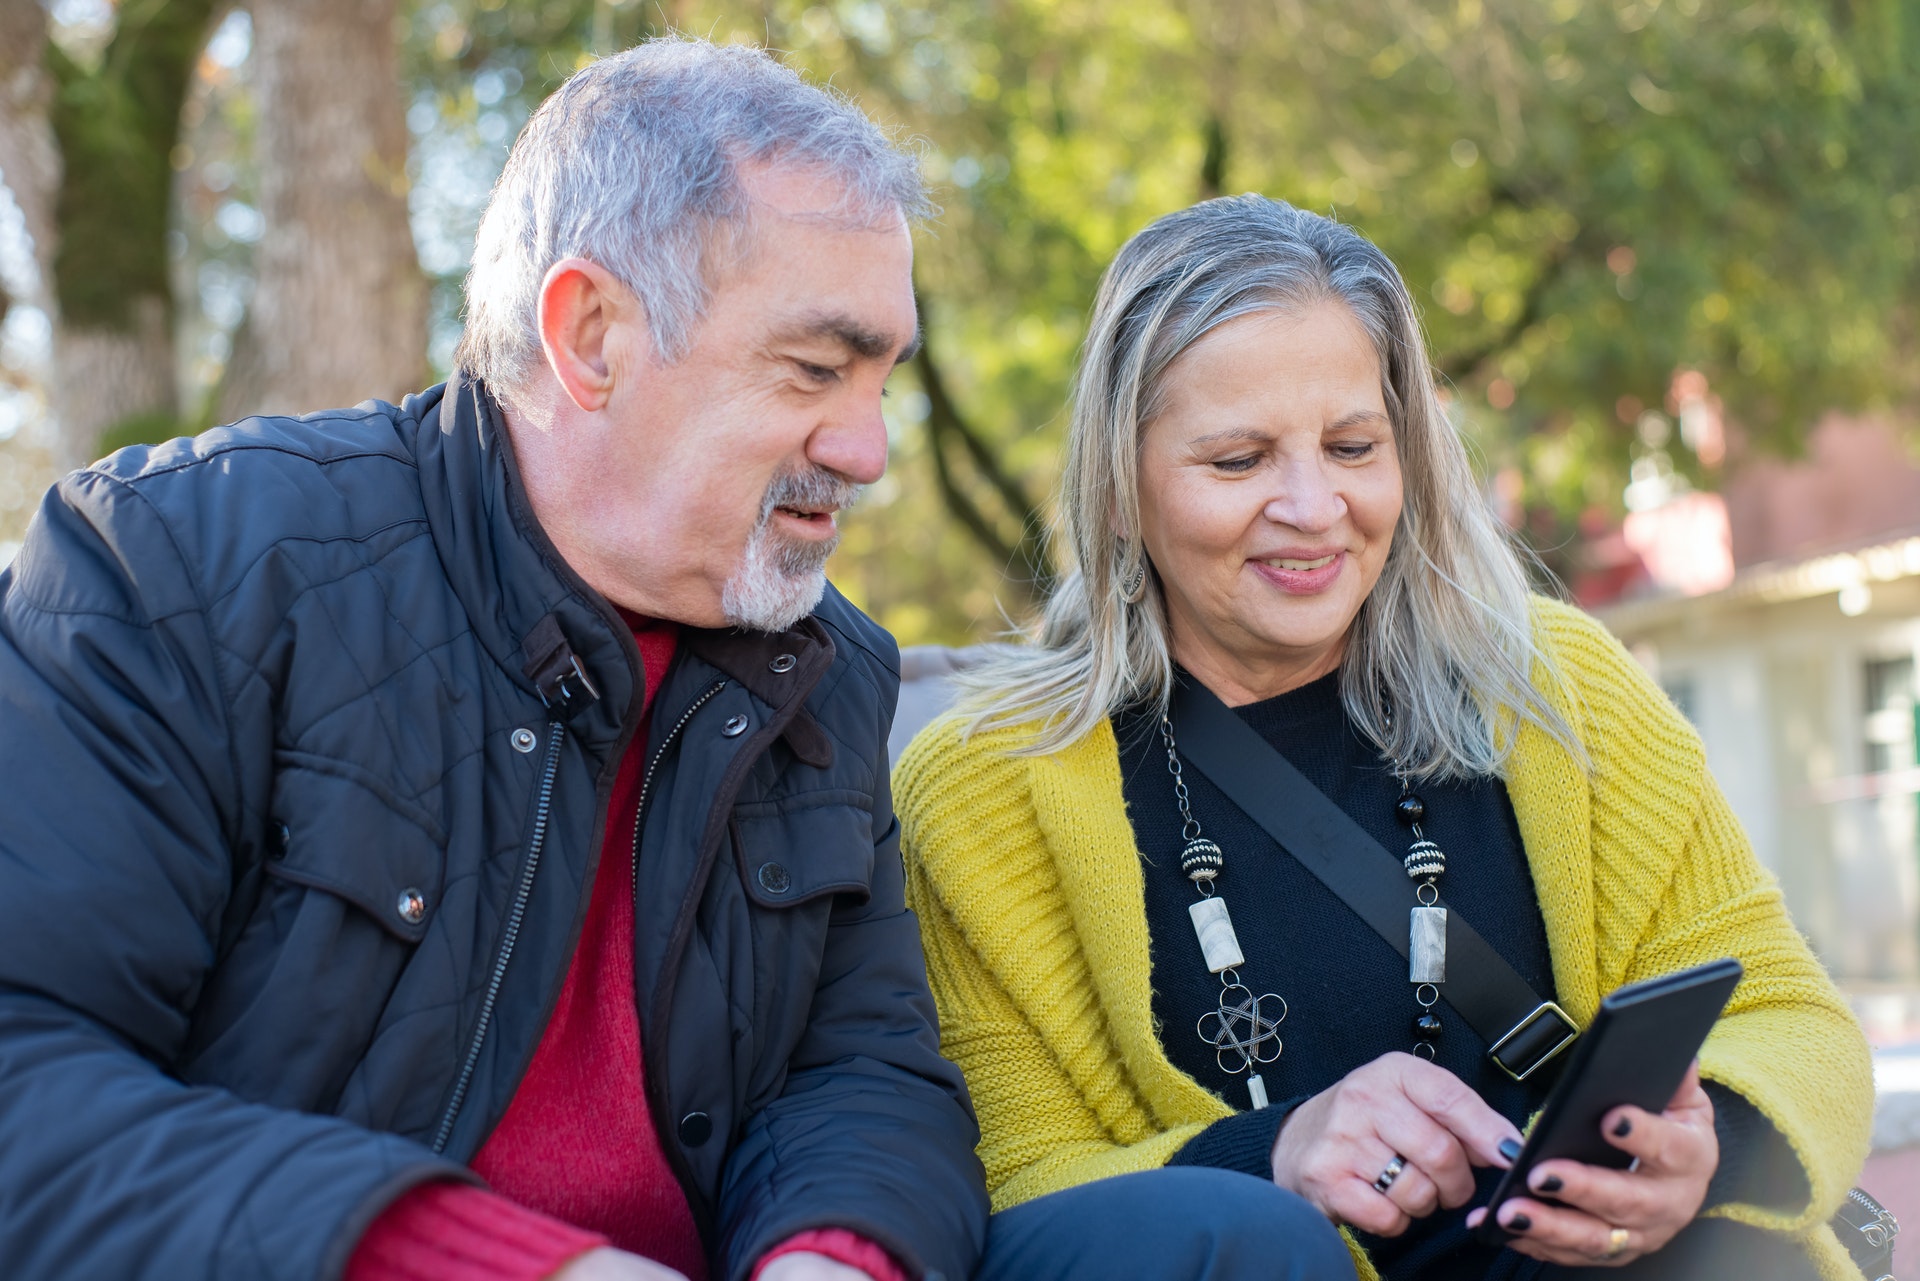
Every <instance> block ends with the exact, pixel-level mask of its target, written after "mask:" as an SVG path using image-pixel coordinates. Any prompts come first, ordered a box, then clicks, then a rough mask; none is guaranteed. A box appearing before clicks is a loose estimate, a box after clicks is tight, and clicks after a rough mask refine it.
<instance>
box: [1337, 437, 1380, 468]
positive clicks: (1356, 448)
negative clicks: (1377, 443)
mask: <svg viewBox="0 0 1920 1281" xmlns="http://www.w3.org/2000/svg"><path fill="white" fill-rule="evenodd" d="M1372 452H1373V442H1372V441H1370V440H1366V441H1353V442H1348V443H1346V444H1340V445H1335V446H1333V456H1334V457H1335V458H1338V459H1340V460H1341V461H1342V462H1349V463H1352V462H1358V461H1360V460H1361V459H1362V458H1365V457H1366V456H1367V455H1369V454H1371V453H1372Z"/></svg>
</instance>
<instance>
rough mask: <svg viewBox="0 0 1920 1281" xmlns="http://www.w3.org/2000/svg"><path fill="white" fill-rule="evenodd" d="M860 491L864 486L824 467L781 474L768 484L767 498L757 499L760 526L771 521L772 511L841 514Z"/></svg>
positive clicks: (853, 501) (851, 503) (857, 496)
mask: <svg viewBox="0 0 1920 1281" xmlns="http://www.w3.org/2000/svg"><path fill="white" fill-rule="evenodd" d="M863 489H864V486H861V485H856V484H854V483H853V482H852V481H850V480H848V479H847V478H846V477H844V476H842V475H840V474H839V473H838V472H835V471H830V470H828V469H827V468H825V467H806V468H802V469H799V470H796V471H787V472H781V473H780V474H779V475H778V476H775V477H774V478H773V480H772V482H771V483H769V484H768V485H767V492H766V495H765V496H764V497H763V498H762V499H761V500H760V523H761V524H762V525H765V524H766V523H767V522H768V521H769V520H772V519H773V513H774V511H775V510H776V509H777V508H781V507H794V508H798V509H800V510H802V511H844V510H846V509H847V508H849V507H851V506H853V505H854V503H855V502H857V501H859V498H860V494H861V491H862V490H863Z"/></svg>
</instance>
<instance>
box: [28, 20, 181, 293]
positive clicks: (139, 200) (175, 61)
mask: <svg viewBox="0 0 1920 1281" xmlns="http://www.w3.org/2000/svg"><path fill="white" fill-rule="evenodd" d="M214 8H215V5H214V3H213V0H122V3H121V4H120V6H119V12H118V16H117V25H116V27H115V31H114V35H113V39H112V41H111V43H109V45H108V46H107V49H106V53H105V56H104V58H103V59H102V61H101V64H100V66H99V67H98V68H93V69H89V68H84V67H82V66H80V65H78V64H77V63H75V62H74V61H73V60H72V59H71V58H69V57H67V56H66V55H65V54H64V53H62V52H61V50H60V49H59V47H58V46H56V45H51V44H50V45H48V47H47V58H48V62H49V65H50V67H51V68H52V70H53V72H54V76H55V78H56V80H57V81H58V84H59V90H58V94H57V96H56V97H55V100H54V104H53V111H52V120H53V127H54V133H55V136H56V137H57V138H58V140H59V144H60V152H61V157H62V161H63V165H64V170H63V176H62V180H61V185H60V192H59V196H58V198H57V201H56V205H55V218H56V221H57V222H58V225H59V227H60V246H59V250H58V253H57V256H56V258H55V262H54V279H55V285H56V288H57V291H58V294H59V300H60V310H61V315H62V317H63V319H64V320H65V322H66V323H67V324H69V325H76V326H83V327H97V328H105V329H126V328H130V327H131V325H132V317H133V303H134V301H135V300H136V299H138V298H142V297H147V298H162V299H169V300H170V288H169V281H168V271H167V249H166V235H167V221H168V201H169V197H170V193H171V190H172V182H173V165H172V157H173V154H174V146H175V143H176V141H177V140H178V138H179V132H180V107H181V104H182V102H183V101H184V100H185V98H186V93H187V86H188V84H189V83H190V81H191V77H192V74H193V67H194V62H195V60H196V59H197V58H198V57H199V55H200V50H201V47H202V45H203V44H204V43H205V40H206V35H207V27H208V23H209V21H210V20H211V18H212V15H213V12H214Z"/></svg>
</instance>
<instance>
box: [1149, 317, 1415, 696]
mask: <svg viewBox="0 0 1920 1281" xmlns="http://www.w3.org/2000/svg"><path fill="white" fill-rule="evenodd" d="M1164 395H1165V407H1164V409H1162V411H1161V413H1160V414H1159V416H1158V417H1156V418H1155V419H1154V420H1153V422H1152V423H1151V424H1149V425H1148V427H1147V430H1146V434H1145V437H1144V439H1143V440H1142V442H1141V451H1140V520H1141V526H1142V528H1141V537H1142V540H1143V541H1144V543H1145V545H1146V549H1147V553H1148V555H1149V556H1151V557H1152V559H1153V565H1154V568H1155V570H1156V571H1157V572H1158V574H1159V579H1160V586H1161V590H1162V592H1163V593H1164V594H1165V596H1166V602H1167V611H1168V614H1169V617H1170V621H1171V624H1172V628H1173V655H1174V659H1175V661H1177V662H1178V663H1180V665H1181V666H1183V667H1185V668H1186V669H1187V670H1188V671H1190V672H1192V673H1193V674H1194V675H1195V676H1197V677H1198V678H1199V679H1200V680H1201V681H1202V682H1203V683H1205V684H1206V686H1207V687H1208V688H1209V689H1211V690H1212V691H1213V692H1214V693H1216V694H1218V695H1219V696H1220V697H1221V698H1222V699H1223V700H1224V701H1226V702H1228V703H1230V704H1236V705H1237V704H1240V703H1248V702H1253V701H1256V700H1259V699H1262V698H1271V697H1273V696H1274V695H1276V694H1281V693H1284V692H1286V691H1287V690H1289V689H1293V688H1295V687H1296V686H1299V685H1303V684H1305V683H1306V682H1308V681H1311V680H1314V679H1316V678H1318V677H1320V676H1324V675H1325V674H1327V673H1328V672H1330V671H1333V670H1334V669H1335V668H1336V667H1338V666H1339V665H1340V656H1341V654H1342V652H1343V651H1344V649H1345V646H1346V639H1347V633H1348V631H1349V629H1350V628H1351V627H1352V625H1353V619H1354V616H1355V615H1356V614H1358V613H1359V612H1360V606H1361V604H1362V603H1363V602H1364V601H1365V600H1366V598H1367V593H1369V592H1371V591H1372V590H1373V585H1374V584H1375V583H1376V582H1378V581H1379V580H1380V571H1381V569H1382V568H1383V567H1384V566H1385V565H1386V561H1387V551H1388V549H1389V548H1390V547H1391V546H1392V545H1393V530H1394V526H1395V524H1396V523H1397V522H1398V521H1399V519H1400V503H1401V483H1400V459H1399V455H1398V453H1397V452H1396V450H1395V446H1394V439H1393V426H1392V424H1391V423H1390V422H1388V420H1387V407H1386V401H1385V400H1384V399H1383V398H1382V396H1381V391H1380V362H1379V360H1378V359H1377V358H1376V357H1375V355H1374V350H1373V344H1372V342H1370V341H1369V340H1368V338H1367V335H1366V332H1365V331H1364V330H1362V329H1361V328H1360V324H1359V322H1358V321H1357V320H1356V319H1354V316H1353V313H1352V311H1351V310H1349V309H1348V308H1347V306H1346V305H1345V304H1343V303H1340V302H1336V301H1331V300H1329V301H1323V302H1318V303H1315V304H1313V305H1311V306H1309V307H1306V308H1304V309H1302V310H1299V311H1292V312H1264V313H1260V314H1256V315H1252V316H1245V317H1242V318H1240V319H1239V320H1235V321H1231V322H1229V323H1228V324H1225V325H1222V326H1221V327H1220V328H1219V329H1216V330H1215V331H1214V332H1213V333H1211V334H1209V335H1207V337H1205V338H1203V339H1201V340H1200V341H1199V342H1198V343H1196V344H1194V345H1193V346H1192V347H1190V348H1188V349H1187V351H1185V352H1184V353H1182V355H1181V356H1180V358H1179V359H1178V360H1176V361H1175V362H1174V363H1173V366H1172V367H1171V368H1170V369H1169V370H1168V371H1167V375H1166V384H1165V391H1164Z"/></svg>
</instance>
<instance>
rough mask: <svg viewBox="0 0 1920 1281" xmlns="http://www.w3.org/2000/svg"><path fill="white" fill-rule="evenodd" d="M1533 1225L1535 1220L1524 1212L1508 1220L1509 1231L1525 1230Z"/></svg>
mask: <svg viewBox="0 0 1920 1281" xmlns="http://www.w3.org/2000/svg"><path fill="white" fill-rule="evenodd" d="M1532 1226H1533V1220H1532V1219H1529V1218H1528V1217H1527V1216H1526V1215H1524V1214H1516V1215H1514V1216H1513V1217H1512V1218H1511V1219H1508V1220H1507V1231H1509V1232H1525V1231H1526V1230H1527V1229H1528V1228H1530V1227H1532Z"/></svg>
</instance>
